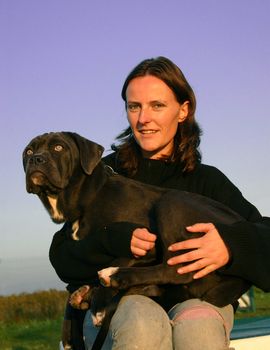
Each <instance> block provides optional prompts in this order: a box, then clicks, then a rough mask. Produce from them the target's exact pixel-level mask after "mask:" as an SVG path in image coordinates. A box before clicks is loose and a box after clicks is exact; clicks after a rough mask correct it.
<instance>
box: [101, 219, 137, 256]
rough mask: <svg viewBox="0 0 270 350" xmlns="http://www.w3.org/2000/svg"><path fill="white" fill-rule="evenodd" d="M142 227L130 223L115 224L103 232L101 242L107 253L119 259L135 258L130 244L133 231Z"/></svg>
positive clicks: (106, 227)
mask: <svg viewBox="0 0 270 350" xmlns="http://www.w3.org/2000/svg"><path fill="white" fill-rule="evenodd" d="M138 227H141V225H138V224H135V223H130V222H114V223H111V224H110V225H108V226H105V227H104V228H103V230H102V232H101V236H100V237H101V242H102V245H103V248H104V249H105V251H107V252H108V253H109V254H110V255H111V254H112V253H113V255H114V256H115V257H116V258H118V257H127V258H133V255H132V253H131V250H130V242H131V237H132V233H133V231H134V230H135V229H136V228H138Z"/></svg>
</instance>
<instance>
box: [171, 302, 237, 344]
mask: <svg viewBox="0 0 270 350" xmlns="http://www.w3.org/2000/svg"><path fill="white" fill-rule="evenodd" d="M170 317H171V319H172V323H173V343H174V346H175V349H177V350H181V349H186V348H188V349H192V350H197V349H201V347H202V344H203V348H204V349H205V350H206V349H207V350H208V349H209V350H210V349H211V350H213V349H215V350H217V349H218V350H221V349H222V350H224V349H229V342H230V332H231V329H232V325H233V308H232V307H231V305H228V306H226V307H224V308H218V307H215V306H214V305H211V304H209V303H206V302H203V301H200V300H198V299H192V300H188V301H186V302H184V303H181V304H178V305H176V306H175V307H174V308H173V309H172V310H171V311H170Z"/></svg>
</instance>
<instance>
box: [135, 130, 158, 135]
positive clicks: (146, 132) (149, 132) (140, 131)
mask: <svg viewBox="0 0 270 350" xmlns="http://www.w3.org/2000/svg"><path fill="white" fill-rule="evenodd" d="M138 131H139V133H141V134H143V135H149V134H156V133H157V132H158V131H157V130H138Z"/></svg>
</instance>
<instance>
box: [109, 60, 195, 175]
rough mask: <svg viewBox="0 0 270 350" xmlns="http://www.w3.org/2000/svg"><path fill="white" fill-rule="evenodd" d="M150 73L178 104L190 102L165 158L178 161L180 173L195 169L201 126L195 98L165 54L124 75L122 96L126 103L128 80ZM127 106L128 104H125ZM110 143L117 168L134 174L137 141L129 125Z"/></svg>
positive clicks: (137, 149) (181, 75) (182, 76)
mask: <svg viewBox="0 0 270 350" xmlns="http://www.w3.org/2000/svg"><path fill="white" fill-rule="evenodd" d="M146 75H152V76H155V77H157V78H158V79H160V80H162V81H163V82H164V83H165V84H166V85H167V86H168V87H169V88H170V89H171V90H172V91H173V93H174V95H175V97H176V100H177V101H178V103H179V104H183V103H184V102H185V101H188V102H189V105H188V107H189V108H188V115H187V118H186V119H185V120H184V121H183V122H182V123H179V124H178V129H177V132H176V134H175V136H174V148H173V151H172V154H171V155H170V156H169V157H167V158H166V160H167V161H170V162H181V164H182V168H183V172H190V171H192V170H194V168H195V166H196V164H198V163H200V162H201V153H200V151H199V145H200V136H201V129H200V127H199V125H198V123H197V122H196V120H195V110H196V98H195V95H194V92H193V90H192V88H191V86H190V85H189V83H188V82H187V80H186V78H185V76H184V74H183V72H182V71H181V70H180V69H179V67H177V66H176V65H175V64H174V63H173V62H172V61H170V60H169V59H168V58H166V57H157V58H150V59H146V60H144V61H142V62H141V63H139V64H138V65H137V66H136V67H135V68H134V69H133V70H132V71H131V72H130V73H129V75H128V76H127V78H126V80H125V82H124V85H123V88H122V92H121V96H122V98H123V100H124V101H125V105H126V90H127V87H128V85H129V83H130V81H131V80H133V79H135V78H138V77H143V76H146ZM126 107H127V106H126ZM116 140H117V141H118V145H116V144H113V145H112V149H113V150H114V151H116V152H117V167H118V168H119V167H120V168H121V169H122V170H123V171H124V172H125V173H126V174H129V175H132V174H134V173H136V169H137V166H138V157H139V155H140V152H141V151H140V147H139V146H138V144H137V143H136V140H135V139H134V136H133V134H132V130H131V128H130V127H128V128H126V129H125V130H124V131H123V132H122V133H121V134H120V135H118V136H117V138H116Z"/></svg>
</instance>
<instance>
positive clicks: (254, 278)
mask: <svg viewBox="0 0 270 350" xmlns="http://www.w3.org/2000/svg"><path fill="white" fill-rule="evenodd" d="M103 161H104V162H105V163H106V164H107V165H109V166H111V167H112V168H113V169H114V170H115V171H117V172H118V173H119V174H121V173H122V170H121V169H118V167H117V164H116V157H115V153H112V154H110V155H108V156H107V157H105V158H104V159H103ZM133 179H135V180H138V181H141V182H143V183H147V184H151V185H156V186H160V187H165V188H174V189H178V190H183V191H188V192H194V193H198V194H202V195H204V196H206V197H210V198H212V199H214V200H216V201H219V202H221V203H223V204H225V205H227V206H228V207H230V208H231V209H233V210H234V211H236V212H237V213H239V214H240V215H241V216H242V217H243V218H244V219H246V221H244V222H238V223H236V224H233V225H223V224H216V223H215V225H216V227H217V229H218V231H219V233H220V235H221V237H222V239H223V240H224V242H225V243H226V245H227V246H228V248H229V250H230V253H231V257H232V259H231V262H230V264H229V265H228V266H226V267H224V268H222V269H221V272H222V273H224V274H228V275H236V276H240V277H242V278H244V279H246V280H248V281H250V282H251V283H252V284H254V285H255V286H257V287H259V288H261V289H262V290H264V291H270V275H269V271H270V259H269V254H270V218H268V217H262V216H261V215H260V213H259V212H258V210H257V209H256V208H255V207H254V206H253V205H252V204H250V203H249V202H248V201H247V200H246V199H245V198H244V197H243V196H242V194H241V192H240V191H239V190H238V189H237V188H236V187H235V186H234V185H233V184H232V183H231V182H230V181H229V180H228V178H227V177H226V176H225V175H224V174H223V173H222V172H220V171H219V170H218V169H216V168H214V167H212V166H207V165H203V164H199V165H198V166H197V167H196V169H195V170H194V171H192V172H190V173H187V174H183V171H182V167H181V164H176V163H168V162H164V161H162V160H151V159H143V158H142V159H140V163H139V167H138V171H137V173H136V175H135V176H134V177H133ZM135 227H137V226H136V225H132V224H130V223H117V224H113V225H111V226H110V227H106V228H102V229H101V230H99V231H98V232H95V233H91V235H90V236H88V237H87V238H86V239H84V240H82V241H72V240H71V239H70V238H68V235H67V234H66V233H67V232H66V231H67V230H68V227H67V225H65V226H64V227H63V229H62V230H60V231H59V232H57V233H56V234H55V236H54V238H53V241H52V245H51V248H50V260H51V262H52V265H53V266H54V268H55V270H56V272H57V274H58V275H59V277H60V278H61V279H62V280H63V281H64V282H66V283H68V284H69V287H68V289H69V290H70V291H72V290H74V289H75V288H77V287H78V286H79V285H82V284H91V283H93V282H94V280H95V279H96V276H97V275H96V271H98V270H99V269H101V268H104V267H105V266H110V263H111V262H112V261H113V260H114V259H115V258H116V257H121V256H127V257H131V256H132V255H131V251H130V240H131V236H132V232H133V230H134V228H135ZM112 231H113V232H112Z"/></svg>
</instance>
